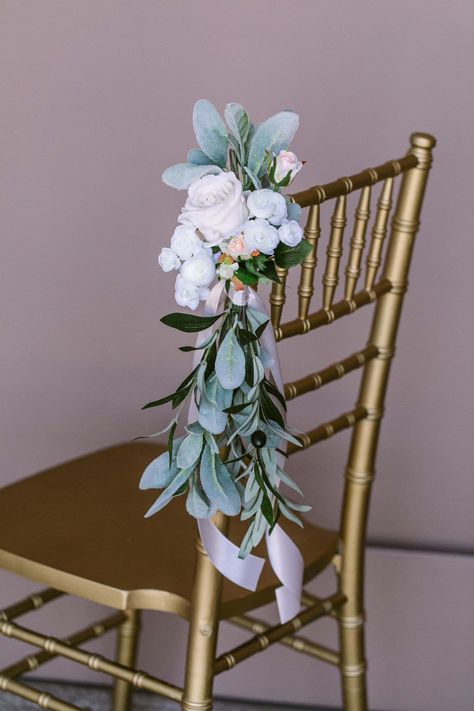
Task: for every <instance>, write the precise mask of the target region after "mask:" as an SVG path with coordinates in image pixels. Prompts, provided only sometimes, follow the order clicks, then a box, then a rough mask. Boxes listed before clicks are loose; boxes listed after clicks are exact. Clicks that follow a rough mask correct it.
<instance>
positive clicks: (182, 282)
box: [174, 274, 200, 311]
mask: <svg viewBox="0 0 474 711" xmlns="http://www.w3.org/2000/svg"><path fill="white" fill-rule="evenodd" d="M199 291H200V289H199V287H198V286H197V285H196V284H191V282H189V281H186V279H184V278H183V277H182V275H181V274H178V276H177V277H176V284H175V291H174V298H175V299H176V303H177V304H179V306H186V307H188V308H190V309H192V310H193V311H195V310H196V309H197V307H198V306H199Z"/></svg>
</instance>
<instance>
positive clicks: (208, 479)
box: [200, 447, 241, 516]
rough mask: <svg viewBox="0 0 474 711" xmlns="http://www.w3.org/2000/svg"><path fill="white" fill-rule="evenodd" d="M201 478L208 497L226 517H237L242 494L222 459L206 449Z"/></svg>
mask: <svg viewBox="0 0 474 711" xmlns="http://www.w3.org/2000/svg"><path fill="white" fill-rule="evenodd" d="M200 477H201V484H202V488H203V489H204V492H205V494H206V496H207V497H208V498H209V500H210V501H212V503H214V504H215V505H216V506H217V508H218V509H219V510H220V511H222V513H224V514H225V515H226V516H236V515H237V514H238V513H239V511H240V509H241V501H240V494H239V492H238V489H237V487H236V485H235V482H234V480H233V479H232V477H231V475H230V473H229V471H228V469H227V467H226V466H225V464H223V462H222V460H221V459H220V457H219V456H218V455H217V456H216V455H215V454H213V453H212V452H211V450H210V449H209V447H204V451H203V454H202V457H201V467H200Z"/></svg>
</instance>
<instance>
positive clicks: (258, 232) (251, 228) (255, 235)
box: [244, 218, 280, 254]
mask: <svg viewBox="0 0 474 711" xmlns="http://www.w3.org/2000/svg"><path fill="white" fill-rule="evenodd" d="M244 236H245V244H246V245H247V247H248V249H250V251H251V252H253V251H254V250H256V249H258V251H259V252H263V254H273V250H274V249H275V247H276V246H277V244H278V242H279V241H280V238H279V236H278V230H277V229H276V227H273V225H271V224H270V223H269V222H267V220H263V219H260V218H257V219H256V220H248V221H247V222H246V223H245V225H244Z"/></svg>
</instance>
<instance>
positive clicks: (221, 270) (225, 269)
mask: <svg viewBox="0 0 474 711" xmlns="http://www.w3.org/2000/svg"><path fill="white" fill-rule="evenodd" d="M238 268H239V265H238V264H237V262H234V263H233V264H226V263H225V262H223V263H222V264H221V265H220V266H219V267H218V268H217V273H218V275H219V279H232V277H233V276H234V272H236V271H237V269H238Z"/></svg>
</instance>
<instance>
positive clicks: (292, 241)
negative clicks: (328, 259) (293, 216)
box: [278, 220, 303, 247]
mask: <svg viewBox="0 0 474 711" xmlns="http://www.w3.org/2000/svg"><path fill="white" fill-rule="evenodd" d="M278 235H279V237H280V240H281V241H282V242H283V244H286V245H287V246H288V247H296V246H297V245H298V244H299V243H300V242H301V240H302V239H303V228H302V227H301V225H299V224H298V223H297V222H296V220H285V221H284V222H283V224H282V226H281V227H280V228H279V230H278Z"/></svg>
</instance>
